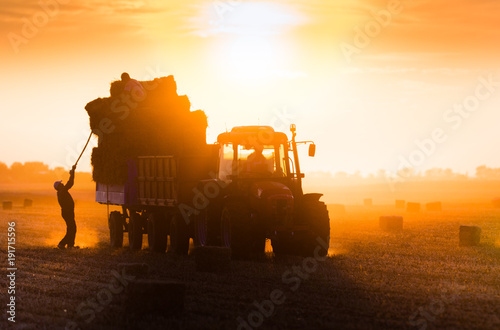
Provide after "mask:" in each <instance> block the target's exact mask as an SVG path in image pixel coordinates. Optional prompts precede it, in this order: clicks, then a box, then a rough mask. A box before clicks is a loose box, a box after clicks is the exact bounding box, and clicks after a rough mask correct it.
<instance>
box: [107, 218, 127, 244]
mask: <svg viewBox="0 0 500 330" xmlns="http://www.w3.org/2000/svg"><path fill="white" fill-rule="evenodd" d="M108 226H109V238H110V240H109V242H110V245H111V247H112V248H121V247H122V246H123V215H122V214H121V213H120V212H119V211H113V212H111V214H110V215H109V219H108Z"/></svg>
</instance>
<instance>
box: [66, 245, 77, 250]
mask: <svg viewBox="0 0 500 330" xmlns="http://www.w3.org/2000/svg"><path fill="white" fill-rule="evenodd" d="M79 248H80V247H79V246H77V245H73V246H68V249H79Z"/></svg>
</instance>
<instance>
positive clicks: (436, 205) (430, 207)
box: [425, 202, 443, 212]
mask: <svg viewBox="0 0 500 330" xmlns="http://www.w3.org/2000/svg"><path fill="white" fill-rule="evenodd" d="M425 208H426V210H427V211H437V212H439V211H442V210H443V207H442V205H441V202H432V203H427V204H425Z"/></svg>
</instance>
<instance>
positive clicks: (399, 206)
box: [395, 199, 406, 209]
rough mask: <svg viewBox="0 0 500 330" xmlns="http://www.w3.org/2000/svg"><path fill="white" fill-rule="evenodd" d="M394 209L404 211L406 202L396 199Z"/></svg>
mask: <svg viewBox="0 0 500 330" xmlns="http://www.w3.org/2000/svg"><path fill="white" fill-rule="evenodd" d="M395 206H396V208H397V209H404V208H405V207H406V202H405V201H404V200H400V199H396V205H395Z"/></svg>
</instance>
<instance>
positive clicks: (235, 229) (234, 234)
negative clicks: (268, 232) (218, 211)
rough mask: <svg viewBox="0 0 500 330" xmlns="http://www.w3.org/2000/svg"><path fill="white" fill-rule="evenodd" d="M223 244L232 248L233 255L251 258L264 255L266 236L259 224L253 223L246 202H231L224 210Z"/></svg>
mask: <svg viewBox="0 0 500 330" xmlns="http://www.w3.org/2000/svg"><path fill="white" fill-rule="evenodd" d="M221 240H222V246H224V247H228V248H231V256H232V257H233V258H236V259H249V258H252V257H261V256H262V255H264V251H265V244H266V236H265V232H264V231H263V230H260V229H259V225H258V224H255V223H252V219H251V213H250V210H249V209H248V207H247V206H246V205H245V203H242V202H236V203H229V204H227V205H226V207H224V209H223V210H222V217H221Z"/></svg>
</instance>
